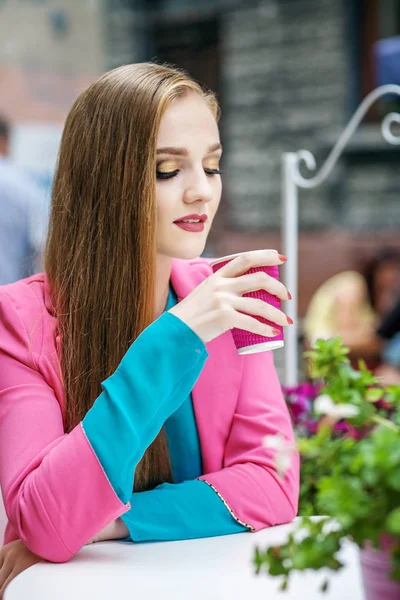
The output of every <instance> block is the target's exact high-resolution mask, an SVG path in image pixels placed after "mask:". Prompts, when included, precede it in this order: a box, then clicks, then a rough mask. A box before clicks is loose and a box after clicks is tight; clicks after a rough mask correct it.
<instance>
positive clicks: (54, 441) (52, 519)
mask: <svg viewBox="0 0 400 600" xmlns="http://www.w3.org/2000/svg"><path fill="white" fill-rule="evenodd" d="M218 112H219V111H218V105H217V101H216V99H215V96H214V95H213V94H212V93H211V92H207V91H204V90H203V89H202V88H201V87H200V86H199V85H198V84H197V83H195V82H194V81H193V80H192V79H191V78H190V77H189V76H188V75H187V74H185V73H183V72H181V71H180V70H178V69H172V68H169V67H165V66H161V65H156V64H147V63H144V64H136V65H126V66H124V67H120V68H119V69H116V70H114V71H111V72H110V73H106V74H105V75H104V76H102V77H101V78H100V79H99V80H98V81H97V82H95V83H94V84H93V85H91V86H90V87H89V88H88V89H87V90H86V91H85V92H84V93H83V94H82V95H81V96H80V97H79V98H78V99H77V100H76V102H75V104H74V106H73V107H72V109H71V112H70V114H69V116H68V118H67V121H66V124H65V128H64V132H63V137H62V142H61V148H60V155H59V162H58V167H57V172H56V176H55V180H54V187H53V197H52V211H51V219H50V228H49V237H48V242H47V247H46V255H45V268H46V272H45V273H40V274H38V275H36V276H33V277H30V278H28V279H25V280H21V281H18V282H17V283H15V284H12V285H8V286H3V287H2V288H0V484H1V488H2V493H3V499H4V505H5V508H6V511H7V517H8V524H7V529H6V534H5V544H6V545H5V546H4V548H3V549H2V550H1V551H0V590H2V589H3V590H4V588H5V586H6V585H7V584H8V583H9V582H10V581H11V580H12V579H13V577H15V576H16V575H18V573H20V572H21V571H22V570H24V569H25V568H27V567H28V566H30V565H32V564H34V563H35V562H38V561H40V560H47V561H50V562H65V561H68V560H70V558H71V557H72V556H74V555H75V554H76V553H77V552H79V550H80V549H81V548H82V547H83V546H84V545H85V544H87V543H97V542H101V541H103V540H121V539H123V540H125V541H126V542H127V543H142V542H148V541H155V542H158V541H164V540H181V539H190V538H200V537H208V536H216V535H227V534H234V533H245V532H252V531H257V530H259V529H262V528H264V527H270V526H272V525H277V524H280V523H285V522H288V521H290V520H291V519H293V518H294V517H295V515H296V513H297V501H298V491H299V461H298V456H297V454H294V455H293V459H292V463H291V465H290V468H289V470H288V472H287V474H286V475H285V477H284V478H281V477H280V476H279V474H278V472H277V468H276V465H275V453H274V451H273V450H272V449H270V448H266V447H265V445H264V444H263V440H264V437H265V436H266V435H274V434H277V433H279V434H281V435H283V436H284V437H285V438H286V439H287V440H293V430H292V426H291V422H290V417H289V413H288V410H287V407H286V404H285V401H284V398H283V395H282V390H281V387H280V384H279V381H278V378H277V375H276V371H275V368H274V364H273V356H272V353H271V352H262V353H258V354H252V355H248V356H240V355H239V354H238V352H237V350H236V347H235V344H234V341H233V338H232V334H231V331H230V330H231V329H232V328H234V327H239V328H242V329H246V330H247V331H252V332H254V333H262V334H263V335H268V336H273V335H276V334H275V333H274V331H275V329H274V327H270V326H268V325H266V324H264V323H262V322H260V321H259V320H257V319H256V318H254V317H255V316H256V315H263V316H265V317H266V318H267V319H269V320H271V321H272V322H273V323H276V324H279V325H288V324H289V322H288V318H287V316H286V315H285V314H284V313H283V312H281V311H280V310H278V309H276V308H274V307H273V306H271V305H269V304H268V303H260V302H258V301H257V300H256V299H254V298H249V297H246V296H244V295H243V294H245V293H247V292H249V291H251V290H257V289H261V288H263V289H266V290H268V291H270V292H271V293H273V294H275V295H277V296H279V297H280V298H281V299H282V300H288V298H289V294H288V291H287V290H286V288H285V287H284V285H283V284H282V283H281V282H279V281H277V280H276V279H273V278H271V277H268V276H267V275H266V274H262V273H261V274H260V273H255V274H246V272H247V271H248V270H249V268H250V267H251V266H253V265H257V264H258V265H260V264H265V265H281V264H283V262H284V261H285V260H286V259H285V257H284V256H282V255H280V254H279V253H278V252H277V251H271V250H265V251H263V252H261V253H252V252H249V253H245V254H242V255H239V256H238V257H237V258H236V259H235V260H233V261H231V262H230V263H229V264H227V265H225V266H224V267H223V268H222V269H221V270H220V271H218V273H213V272H212V269H211V267H210V265H209V261H208V260H207V259H204V258H201V254H202V253H203V251H204V247H205V244H206V241H207V236H208V233H209V230H210V227H211V225H212V222H213V219H214V216H215V213H216V211H217V209H218V206H219V203H220V198H221V189H222V183H221V171H220V160H221V154H222V146H221V142H220V137H219V130H218V124H217V121H218ZM132 568H135V565H132ZM199 569H200V571H201V566H199ZM0 595H1V591H0Z"/></svg>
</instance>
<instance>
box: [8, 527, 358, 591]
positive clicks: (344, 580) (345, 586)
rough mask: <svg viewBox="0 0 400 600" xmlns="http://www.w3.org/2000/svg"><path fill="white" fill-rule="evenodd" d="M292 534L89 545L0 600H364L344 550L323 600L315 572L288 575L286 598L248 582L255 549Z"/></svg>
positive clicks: (24, 579) (354, 560) (354, 563)
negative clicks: (340, 564) (118, 599)
mask: <svg viewBox="0 0 400 600" xmlns="http://www.w3.org/2000/svg"><path fill="white" fill-rule="evenodd" d="M292 527H293V525H281V526H279V527H273V528H270V529H264V530H263V531H260V532H258V533H255V534H253V533H239V534H235V535H228V536H222V537H215V538H206V539H200V540H188V541H180V542H163V543H146V544H128V543H124V542H102V543H99V544H92V545H90V546H85V547H84V548H83V549H82V550H81V551H80V552H79V553H78V554H77V555H76V556H74V557H73V559H72V560H71V561H69V562H68V563H64V564H50V563H41V564H38V565H35V566H33V567H31V568H30V569H28V570H27V571H24V572H23V573H21V574H20V575H19V576H18V577H17V578H16V579H14V581H12V582H11V584H10V585H9V586H8V588H7V591H6V593H5V596H4V600H26V599H27V598H29V600H67V599H68V600H71V599H72V598H73V599H74V600H81V599H82V600H83V599H85V600H91V599H92V598H93V599H95V600H106V599H107V600H108V599H114V598H137V599H140V600H142V599H143V600H144V599H146V600H147V599H150V600H153V599H157V600H159V599H162V600H181V599H182V600H223V599H225V598H227V599H228V598H229V600H234V599H236V598H237V599H245V600H272V599H275V598H276V599H280V600H332V599H338V600H347V599H348V600H363V597H364V596H363V593H362V585H361V575H360V567H359V564H358V549H357V547H356V546H355V545H353V544H350V543H349V544H347V545H346V546H345V547H344V549H343V552H342V559H343V560H344V561H345V562H346V564H347V566H346V567H345V568H343V569H342V570H341V571H340V572H339V573H333V574H331V575H330V584H331V585H330V590H329V591H328V593H327V594H325V595H322V594H321V593H320V592H319V584H320V583H321V581H322V580H323V573H322V572H319V573H315V572H311V571H310V572H307V573H301V574H296V575H294V576H293V577H292V578H291V580H290V583H289V590H288V591H287V592H285V593H280V592H278V586H279V579H278V578H275V577H270V576H268V575H266V574H263V575H259V576H256V575H255V574H254V567H253V565H252V562H251V561H252V557H253V552H254V547H255V546H256V545H258V546H260V547H262V548H264V547H266V546H268V545H272V544H275V543H279V542H283V541H284V540H285V538H286V536H287V533H288V531H290V529H291V528H292Z"/></svg>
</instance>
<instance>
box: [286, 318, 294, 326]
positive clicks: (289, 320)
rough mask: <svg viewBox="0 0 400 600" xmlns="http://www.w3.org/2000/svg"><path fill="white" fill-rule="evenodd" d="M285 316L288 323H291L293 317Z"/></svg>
mask: <svg viewBox="0 0 400 600" xmlns="http://www.w3.org/2000/svg"><path fill="white" fill-rule="evenodd" d="M286 318H287V322H288V323H289V325H293V319H291V318H290V317H286Z"/></svg>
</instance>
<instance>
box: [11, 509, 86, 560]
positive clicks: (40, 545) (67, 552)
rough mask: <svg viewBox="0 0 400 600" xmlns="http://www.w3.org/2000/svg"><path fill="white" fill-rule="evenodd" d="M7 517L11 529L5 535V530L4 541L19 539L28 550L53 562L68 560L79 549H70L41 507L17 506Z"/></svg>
mask: <svg viewBox="0 0 400 600" xmlns="http://www.w3.org/2000/svg"><path fill="white" fill-rule="evenodd" d="M35 508H36V507H35ZM7 512H8V511H7ZM34 513H36V515H35V516H34ZM8 517H9V521H10V525H11V530H10V535H7V531H6V536H5V543H8V542H10V541H12V540H15V539H20V540H21V541H22V542H23V544H24V545H25V546H26V547H27V548H28V550H30V551H31V552H33V553H34V554H36V555H37V556H39V557H40V558H43V559H44V560H47V561H49V562H54V563H64V562H68V561H69V560H70V559H71V558H72V557H73V556H74V554H76V552H78V550H79V549H80V548H77V549H75V550H74V549H71V548H70V547H69V546H71V544H68V546H67V543H66V541H64V540H63V536H62V534H60V533H59V532H58V531H57V529H56V527H55V526H54V524H53V523H52V521H51V520H50V518H49V516H48V515H47V513H46V511H45V510H44V509H43V508H42V507H40V508H39V507H38V508H37V509H36V510H35V509H32V507H30V509H29V511H28V510H26V511H24V510H22V509H21V508H20V507H18V509H17V510H16V511H11V514H9V515H8Z"/></svg>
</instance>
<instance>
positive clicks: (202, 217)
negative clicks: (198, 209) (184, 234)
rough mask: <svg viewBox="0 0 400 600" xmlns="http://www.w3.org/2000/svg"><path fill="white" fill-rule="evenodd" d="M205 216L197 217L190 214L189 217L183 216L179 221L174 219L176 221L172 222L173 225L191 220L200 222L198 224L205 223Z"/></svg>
mask: <svg viewBox="0 0 400 600" xmlns="http://www.w3.org/2000/svg"><path fill="white" fill-rule="evenodd" d="M207 218H208V217H207V215H197V214H191V215H185V216H184V217H181V218H180V219H176V221H174V223H182V222H183V221H188V220H193V221H200V223H204V222H205V221H207Z"/></svg>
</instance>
